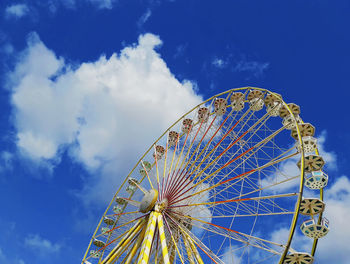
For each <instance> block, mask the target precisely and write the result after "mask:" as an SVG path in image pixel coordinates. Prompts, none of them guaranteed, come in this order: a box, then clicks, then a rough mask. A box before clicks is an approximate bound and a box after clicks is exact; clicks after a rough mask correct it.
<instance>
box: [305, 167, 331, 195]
mask: <svg viewBox="0 0 350 264" xmlns="http://www.w3.org/2000/svg"><path fill="white" fill-rule="evenodd" d="M327 184H328V175H327V174H326V173H324V172H323V171H312V172H311V173H309V174H307V175H306V176H305V186H306V187H308V188H309V189H312V190H319V189H322V188H324V187H326V186H327Z"/></svg>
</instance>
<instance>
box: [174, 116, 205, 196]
mask: <svg viewBox="0 0 350 264" xmlns="http://www.w3.org/2000/svg"><path fill="white" fill-rule="evenodd" d="M203 121H204V120H202V121H201V123H200V126H199V128H198V129H197V132H196V134H195V136H194V138H193V139H192V142H191V144H190V146H189V147H188V150H187V153H186V155H185V156H184V157H183V159H182V161H181V164H180V166H179V169H178V171H177V177H176V178H175V180H174V182H173V183H172V184H171V185H170V186H169V191H168V192H169V193H170V192H171V191H172V188H173V187H174V186H175V185H176V183H177V182H178V180H179V179H180V178H181V176H182V174H183V171H184V169H182V170H181V168H182V166H183V164H184V161H185V160H186V157H187V156H188V155H189V153H190V150H191V148H192V146H193V143H194V142H195V140H196V138H197V135H198V133H199V131H200V129H201V127H202V125H203ZM180 171H181V173H180V175H178V173H179V172H180Z"/></svg>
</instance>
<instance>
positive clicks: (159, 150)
mask: <svg viewBox="0 0 350 264" xmlns="http://www.w3.org/2000/svg"><path fill="white" fill-rule="evenodd" d="M164 153H165V149H164V147H163V146H160V145H158V146H156V147H155V151H154V153H153V158H155V159H157V160H160V159H162V158H163V155H164Z"/></svg>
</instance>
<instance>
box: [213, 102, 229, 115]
mask: <svg viewBox="0 0 350 264" xmlns="http://www.w3.org/2000/svg"><path fill="white" fill-rule="evenodd" d="M226 107H227V101H226V99H224V98H216V99H215V102H214V113H215V114H216V115H218V116H222V115H224V114H225V113H226Z"/></svg>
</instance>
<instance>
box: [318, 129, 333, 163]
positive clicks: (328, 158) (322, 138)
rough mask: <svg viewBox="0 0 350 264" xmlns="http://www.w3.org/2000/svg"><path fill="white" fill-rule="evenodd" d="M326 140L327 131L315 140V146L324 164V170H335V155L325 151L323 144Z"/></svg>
mask: <svg viewBox="0 0 350 264" xmlns="http://www.w3.org/2000/svg"><path fill="white" fill-rule="evenodd" d="M326 139H327V131H326V130H323V131H322V132H321V134H320V136H319V137H318V138H317V146H318V151H319V153H320V155H321V156H322V158H323V160H324V161H325V162H326V164H325V168H326V169H328V170H337V168H338V166H337V155H336V154H335V152H333V151H329V152H328V151H326V150H325V142H326Z"/></svg>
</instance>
